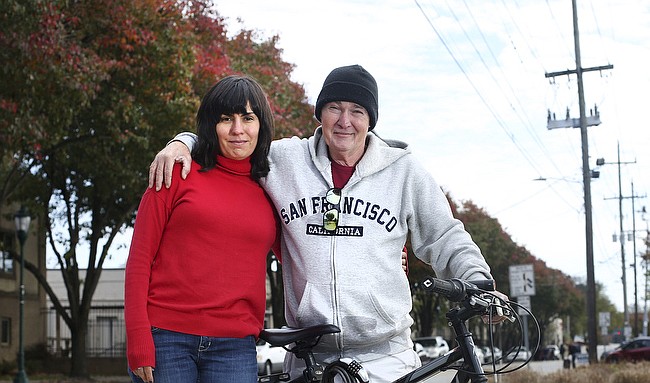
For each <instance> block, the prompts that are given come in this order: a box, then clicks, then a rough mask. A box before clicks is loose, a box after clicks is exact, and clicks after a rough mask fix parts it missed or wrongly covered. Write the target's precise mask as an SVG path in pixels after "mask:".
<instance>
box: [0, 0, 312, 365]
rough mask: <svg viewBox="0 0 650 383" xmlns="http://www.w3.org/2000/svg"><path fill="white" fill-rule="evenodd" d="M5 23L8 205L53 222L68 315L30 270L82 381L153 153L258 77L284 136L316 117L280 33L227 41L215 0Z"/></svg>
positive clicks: (52, 13) (46, 10)
mask: <svg viewBox="0 0 650 383" xmlns="http://www.w3.org/2000/svg"><path fill="white" fill-rule="evenodd" d="M0 21H1V26H0V43H1V44H2V46H3V48H4V49H3V50H0V58H1V60H2V64H3V65H2V67H3V71H4V73H3V76H2V78H1V79H0V81H1V83H0V88H1V89H0V114H1V117H2V120H0V128H1V130H0V143H1V144H2V146H1V147H2V149H0V150H1V151H0V155H1V156H2V159H3V162H2V167H1V168H0V176H1V177H2V179H1V180H2V182H3V183H2V185H1V186H2V188H1V189H0V192H1V193H2V194H0V204H1V203H4V202H5V201H9V202H11V201H12V198H13V199H15V197H16V195H18V193H17V192H18V191H20V193H19V194H20V195H21V197H22V198H25V199H28V200H31V201H32V202H31V203H30V205H31V208H32V211H37V212H38V215H39V216H40V217H41V218H42V221H43V222H44V223H45V226H46V228H47V232H48V235H47V237H48V242H49V245H50V247H51V249H52V252H53V254H54V257H55V259H56V262H57V265H58V268H59V269H60V272H61V273H62V275H63V280H64V282H65V285H66V288H67V298H68V299H67V300H68V302H69V304H70V307H63V305H62V303H61V301H60V299H59V297H57V296H56V295H55V294H54V293H53V291H52V289H51V288H50V286H49V285H48V283H47V280H46V277H45V275H41V274H40V273H39V271H38V269H37V268H36V267H35V266H34V265H31V264H29V263H27V264H26V267H27V269H28V270H29V271H31V272H32V273H33V274H34V275H35V277H36V278H37V279H38V281H39V283H41V284H42V285H43V287H44V289H45V290H46V292H47V293H48V295H49V296H50V298H51V300H52V302H53V304H54V306H55V308H56V310H57V312H58V314H59V315H60V316H61V317H62V318H63V320H64V322H65V323H66V324H67V325H68V327H69V328H70V330H71V332H72V367H71V375H73V376H86V375H87V364H86V363H87V362H86V357H85V343H86V342H85V339H86V325H87V319H88V314H89V310H90V304H91V300H92V296H93V293H94V291H95V288H96V286H97V282H98V280H99V277H100V275H101V270H102V267H103V265H104V262H105V260H106V259H107V257H109V256H110V253H111V245H112V243H113V240H114V239H115V237H116V235H117V234H118V233H119V232H120V231H121V230H123V229H124V228H125V227H128V226H130V225H132V224H133V219H134V214H135V209H136V207H137V204H138V202H139V199H140V196H141V195H142V192H143V191H144V189H145V187H146V182H147V171H148V165H149V162H150V161H151V159H152V158H153V156H154V154H155V153H156V151H157V150H159V149H160V148H161V147H162V146H163V145H164V143H165V142H166V141H167V140H169V138H170V137H172V136H173V134H174V133H176V132H178V131H179V130H193V129H194V128H193V116H194V113H195V110H196V107H197V105H198V102H199V97H200V96H201V95H202V93H203V92H204V91H205V89H207V87H208V86H209V85H211V84H212V83H214V82H216V81H217V80H218V79H219V78H221V77H223V76H224V75H226V74H231V73H246V72H251V73H246V74H250V75H252V76H253V77H256V78H257V79H258V81H260V83H261V84H262V86H263V87H264V88H265V89H267V93H268V94H269V98H270V102H271V104H272V105H274V109H273V110H274V113H275V115H276V120H278V126H280V127H281V129H280V131H281V132H284V133H283V134H284V135H286V134H292V135H293V134H297V135H303V132H310V131H311V130H312V129H313V126H314V124H313V119H312V114H313V113H312V110H311V107H310V106H309V105H308V103H306V97H305V94H304V90H303V89H302V86H301V85H298V84H294V83H291V81H290V74H291V70H292V69H293V67H292V66H291V65H289V64H286V63H283V62H282V60H281V57H280V54H281V51H280V50H279V49H277V48H276V47H275V44H276V43H277V37H273V38H271V39H269V40H267V41H254V40H253V38H252V36H253V35H252V34H251V33H249V32H246V31H242V32H241V33H240V35H239V37H238V38H236V39H235V41H234V42H232V43H230V42H229V41H228V39H227V37H226V32H225V26H224V23H223V19H222V18H221V17H219V15H218V14H217V13H216V11H215V8H214V6H213V4H211V3H209V2H202V1H191V2H189V1H188V2H185V1H166V0H136V1H123V0H119V1H107V0H100V1H95V2H69V1H49V2H25V3H23V2H18V1H15V2H12V1H10V2H3V3H2V8H0ZM240 55H244V57H240ZM247 57H248V58H247ZM249 58H250V61H251V62H252V64H247V60H249ZM231 62H234V63H236V65H234V66H231ZM285 82H287V83H286V84H285ZM269 90H270V91H269ZM283 92H292V94H290V95H286V94H284V93H283ZM300 126H302V128H299V127H300ZM283 129H284V130H283ZM276 136H277V135H276ZM84 265H87V271H86V276H85V279H84V280H82V279H81V278H80V275H79V269H80V267H83V266H84ZM280 279H281V278H280ZM280 288H281V285H280ZM279 295H280V296H281V293H280V294H279ZM278 311H280V312H281V311H282V310H278Z"/></svg>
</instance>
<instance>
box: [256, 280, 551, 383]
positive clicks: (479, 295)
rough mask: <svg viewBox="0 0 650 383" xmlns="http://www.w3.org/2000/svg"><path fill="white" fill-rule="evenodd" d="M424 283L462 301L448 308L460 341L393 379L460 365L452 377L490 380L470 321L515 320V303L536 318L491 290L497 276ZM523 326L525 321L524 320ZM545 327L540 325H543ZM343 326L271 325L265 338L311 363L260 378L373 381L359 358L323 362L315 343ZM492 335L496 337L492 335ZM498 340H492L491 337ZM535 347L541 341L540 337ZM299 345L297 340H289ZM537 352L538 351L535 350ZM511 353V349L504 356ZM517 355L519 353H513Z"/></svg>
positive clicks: (419, 377)
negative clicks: (294, 373) (297, 372)
mask: <svg viewBox="0 0 650 383" xmlns="http://www.w3.org/2000/svg"><path fill="white" fill-rule="evenodd" d="M421 285H422V286H423V288H424V289H425V290H426V291H429V292H435V293H438V294H441V295H443V296H444V297H445V298H447V299H448V300H450V301H452V302H456V303H458V305H457V306H456V307H454V308H452V309H451V310H449V312H447V314H446V318H447V320H448V323H449V326H451V327H452V329H453V331H454V333H455V334H456V342H457V346H456V347H454V348H453V349H452V350H450V351H449V352H448V353H446V354H444V355H442V356H439V357H438V358H435V359H433V360H431V361H429V362H427V363H426V364H424V365H422V366H421V367H419V368H417V369H415V370H413V371H411V372H409V373H407V374H406V375H404V376H402V377H401V378H399V379H397V380H395V381H394V382H393V383H417V382H423V381H424V380H425V379H427V378H430V377H432V376H434V375H437V374H438V373H440V372H442V371H446V370H451V369H455V370H456V374H455V376H454V379H453V380H452V382H458V383H467V382H471V383H485V382H487V381H488V379H487V376H486V375H488V373H486V372H485V371H484V370H483V365H482V363H481V361H479V360H478V357H477V356H476V353H475V352H474V347H475V345H474V339H473V337H472V333H471V332H470V331H469V330H468V327H467V322H468V321H469V320H470V319H472V318H475V317H485V316H487V317H488V318H489V321H488V323H490V322H491V317H492V316H493V315H500V316H505V317H507V318H508V319H509V320H510V321H511V322H514V321H515V320H517V319H518V318H519V316H518V314H517V313H516V312H515V311H514V310H513V309H512V306H511V304H512V305H515V306H518V307H521V308H522V309H523V310H525V311H527V312H528V314H529V315H530V316H531V318H532V319H533V320H534V323H535V324H537V321H536V319H535V318H534V316H533V315H532V313H531V312H530V311H529V310H527V309H526V308H523V307H522V306H520V305H518V304H517V303H516V302H502V301H501V300H500V299H498V298H497V297H495V296H494V295H493V294H491V293H490V292H491V291H494V281H493V280H484V281H472V282H468V281H463V280H460V279H447V280H444V279H438V278H434V277H428V278H426V279H425V280H424V281H423V282H422V283H421ZM520 326H521V321H520ZM538 327H539V326H538ZM338 332H340V329H339V328H338V327H337V326H335V325H331V324H323V325H317V326H312V327H307V328H281V329H266V330H263V331H262V332H261V333H260V338H262V339H264V340H265V341H267V342H268V343H270V344H271V345H274V346H282V347H284V348H285V349H286V350H287V351H288V352H292V353H294V354H295V355H296V357H298V358H300V359H302V360H303V361H304V362H305V366H306V367H305V369H304V371H303V374H302V376H300V377H294V378H291V377H290V376H289V374H288V373H280V374H272V375H266V376H260V377H259V378H258V383H277V382H289V383H318V382H322V383H330V382H334V378H335V377H336V378H337V379H338V381H341V382H343V383H348V382H349V383H367V382H369V380H368V374H367V373H366V371H365V370H364V369H363V367H362V366H361V364H360V363H359V362H357V361H355V360H352V359H349V358H344V359H340V360H337V361H335V362H333V363H331V364H329V365H327V366H326V367H323V366H321V365H320V364H318V363H317V362H316V360H315V359H314V355H313V352H312V349H313V348H314V347H315V346H316V344H318V342H319V341H320V339H321V337H323V336H324V335H327V334H334V333H338ZM490 338H491V337H490ZM491 343H492V340H491ZM537 343H538V344H537V345H536V347H535V351H536V349H537V348H538V347H539V341H538V342H537ZM289 345H293V346H291V347H290V346H289ZM534 353H535V352H533V353H532V354H533V355H534ZM502 358H505V355H504V356H503V357H502ZM513 359H514V358H513ZM530 359H532V355H531V357H530V358H529V359H528V360H526V361H525V362H524V363H523V364H522V365H520V366H518V367H515V368H512V369H508V368H509V367H510V366H511V363H512V362H510V363H506V365H505V366H504V367H502V368H500V369H497V368H496V363H497V362H498V360H493V361H492V363H491V364H492V366H493V367H494V368H493V371H492V372H489V373H490V374H504V373H508V372H512V371H514V370H516V369H519V368H521V367H523V366H524V365H525V364H527V363H528V362H530Z"/></svg>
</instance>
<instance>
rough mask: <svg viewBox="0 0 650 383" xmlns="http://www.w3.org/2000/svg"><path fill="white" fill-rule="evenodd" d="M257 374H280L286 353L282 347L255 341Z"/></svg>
mask: <svg viewBox="0 0 650 383" xmlns="http://www.w3.org/2000/svg"><path fill="white" fill-rule="evenodd" d="M256 348H257V373H258V374H260V375H269V374H272V373H275V372H282V368H283V365H284V356H285V354H286V353H287V351H286V350H285V349H284V348H282V347H276V346H271V345H270V344H268V343H266V342H265V341H264V340H262V339H260V340H258V341H257V345H256Z"/></svg>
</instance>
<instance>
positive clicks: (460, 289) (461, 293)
mask: <svg viewBox="0 0 650 383" xmlns="http://www.w3.org/2000/svg"><path fill="white" fill-rule="evenodd" d="M422 286H424V289H425V290H427V291H433V292H435V293H438V294H441V295H443V296H444V297H445V298H447V299H449V300H450V301H452V302H460V301H462V300H463V299H465V297H467V294H470V293H478V292H483V291H494V280H492V279H485V280H479V281H463V280H461V279H457V278H454V279H439V278H435V277H427V278H426V279H425V280H424V281H422Z"/></svg>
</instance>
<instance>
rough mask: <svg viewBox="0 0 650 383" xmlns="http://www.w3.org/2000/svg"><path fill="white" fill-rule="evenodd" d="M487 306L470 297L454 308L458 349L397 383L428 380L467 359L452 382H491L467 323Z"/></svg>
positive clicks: (451, 320) (451, 318)
mask: <svg viewBox="0 0 650 383" xmlns="http://www.w3.org/2000/svg"><path fill="white" fill-rule="evenodd" d="M486 307H487V306H486V305H485V304H484V302H481V301H479V300H478V298H475V297H469V298H467V299H465V300H464V301H463V302H462V305H461V306H460V307H456V308H453V309H451V310H450V311H449V312H448V313H447V314H446V317H447V320H448V321H449V324H450V326H451V327H452V328H453V329H454V333H455V334H456V342H458V346H456V347H454V349H452V350H451V351H449V352H448V353H446V354H444V355H442V356H440V357H438V358H436V359H434V360H432V361H430V362H428V363H426V364H425V365H423V366H422V367H420V368H417V369H415V370H413V371H411V372H409V373H408V374H406V375H404V376H403V377H401V378H399V379H397V380H396V381H394V382H393V383H417V382H422V381H424V380H425V379H427V378H430V377H432V376H434V375H437V374H439V373H440V372H442V371H446V370H449V369H450V368H451V366H452V365H453V364H454V363H456V362H458V361H459V360H461V359H462V360H463V364H462V366H461V367H460V368H458V372H457V373H456V376H455V377H454V379H453V380H452V381H453V382H458V383H467V382H470V381H471V382H472V383H485V382H487V381H488V379H487V377H486V376H485V375H484V371H483V366H482V365H481V362H480V361H479V360H478V357H477V356H476V354H475V353H474V339H473V338H472V333H471V332H470V331H469V330H468V329H467V321H468V320H469V319H471V318H474V317H476V316H480V315H482V314H485V311H486Z"/></svg>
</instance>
